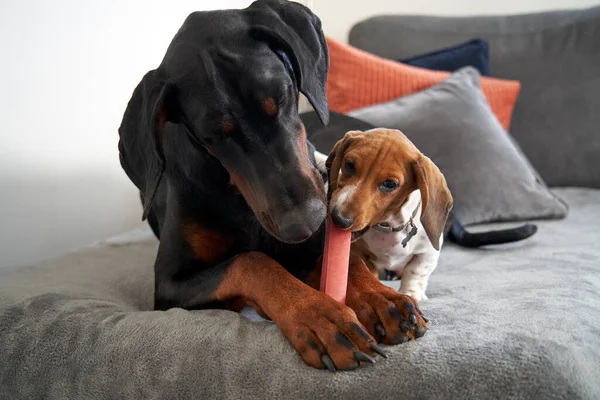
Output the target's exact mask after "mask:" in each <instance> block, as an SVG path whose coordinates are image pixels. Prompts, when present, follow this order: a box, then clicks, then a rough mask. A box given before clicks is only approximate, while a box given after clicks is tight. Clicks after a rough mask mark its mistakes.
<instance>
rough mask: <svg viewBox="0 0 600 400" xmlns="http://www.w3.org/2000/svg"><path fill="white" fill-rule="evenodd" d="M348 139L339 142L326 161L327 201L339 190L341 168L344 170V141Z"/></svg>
mask: <svg viewBox="0 0 600 400" xmlns="http://www.w3.org/2000/svg"><path fill="white" fill-rule="evenodd" d="M345 139H346V137H343V138H342V139H340V140H338V142H337V143H336V144H335V145H334V146H333V149H331V151H330V152H329V156H327V161H325V168H327V178H328V180H329V190H328V192H327V199H328V200H329V199H330V198H331V194H332V193H333V192H334V191H335V190H336V189H337V181H338V176H339V174H340V168H342V160H343V159H344V150H345V149H344V140H345Z"/></svg>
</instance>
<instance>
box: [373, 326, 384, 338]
mask: <svg viewBox="0 0 600 400" xmlns="http://www.w3.org/2000/svg"><path fill="white" fill-rule="evenodd" d="M375 333H376V334H378V335H379V337H380V339H383V338H384V337H385V329H384V328H383V326H381V324H377V325H375Z"/></svg>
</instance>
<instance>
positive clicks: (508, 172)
mask: <svg viewBox="0 0 600 400" xmlns="http://www.w3.org/2000/svg"><path fill="white" fill-rule="evenodd" d="M348 115H350V116H352V117H354V118H358V119H361V120H363V121H366V122H369V123H370V124H373V125H376V126H380V127H385V128H392V129H399V130H401V131H402V132H403V133H404V134H405V135H406V136H407V137H408V138H409V139H410V140H411V141H412V142H413V143H414V144H415V145H416V146H417V147H418V148H419V149H420V150H421V152H423V153H424V154H425V155H426V156H428V157H429V158H431V159H432V160H433V162H435V163H436V165H437V166H438V167H439V168H440V170H441V171H442V172H443V173H444V176H445V177H446V180H447V182H448V186H449V188H450V190H451V192H452V195H453V197H454V212H455V214H456V216H457V217H458V218H459V219H460V221H461V222H462V223H463V224H476V223H484V222H495V221H518V220H527V219H541V218H562V217H564V216H566V214H567V206H566V205H565V204H564V203H563V202H562V201H561V200H560V199H558V198H557V197H556V196H554V195H553V194H552V193H551V192H550V190H549V189H548V187H547V186H546V184H545V183H544V182H543V181H542V179H541V178H540V176H539V175H538V173H537V172H536V171H535V170H534V169H533V167H532V166H531V164H530V163H529V161H528V160H527V158H526V157H525V155H524V154H523V153H522V152H521V151H520V149H519V148H518V147H517V146H515V144H514V142H513V141H512V140H511V138H510V137H509V135H508V133H507V132H506V131H505V130H504V129H503V128H502V126H501V125H500V123H499V122H498V120H497V119H496V117H495V116H494V114H493V113H492V111H491V109H490V107H489V105H488V103H487V101H486V99H485V97H484V95H483V93H482V92H481V89H480V75H479V73H478V72H477V70H476V69H474V68H472V67H465V68H462V69H460V70H458V71H457V72H455V73H454V74H452V75H451V76H450V77H449V78H448V79H447V80H445V81H444V82H442V83H440V84H438V85H436V86H434V87H432V88H430V89H427V90H424V91H422V92H418V93H415V94H413V95H410V96H406V97H401V98H398V99H396V100H393V101H390V102H388V103H383V104H377V105H373V106H369V107H366V108H362V109H360V110H355V111H353V112H350V113H348Z"/></svg>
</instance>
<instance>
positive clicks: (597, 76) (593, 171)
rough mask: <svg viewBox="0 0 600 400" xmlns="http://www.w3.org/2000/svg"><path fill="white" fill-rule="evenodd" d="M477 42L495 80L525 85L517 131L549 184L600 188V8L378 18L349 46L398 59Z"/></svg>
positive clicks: (356, 31) (359, 28) (359, 29)
mask: <svg viewBox="0 0 600 400" xmlns="http://www.w3.org/2000/svg"><path fill="white" fill-rule="evenodd" d="M474 37H477V38H481V39H483V40H485V41H486V42H487V43H488V44H489V48H490V66H491V74H492V76H494V77H498V78H504V79H515V80H518V81H520V82H521V85H522V90H521V93H520V95H519V100H518V102H517V105H516V107H515V110H514V113H513V118H512V123H511V126H510V132H511V134H513V135H514V136H515V138H516V140H517V142H518V143H519V144H520V145H521V147H522V148H523V151H524V152H525V154H527V157H528V158H529V159H530V160H531V163H532V164H533V165H534V166H535V168H536V169H537V170H538V171H539V172H540V175H541V176H542V177H543V178H544V180H545V181H546V182H547V183H548V185H550V186H566V185H570V186H590V187H600V173H598V170H599V169H600V161H598V160H600V134H599V132H600V130H599V128H598V127H600V112H598V110H600V96H598V93H600V73H598V66H599V65H600V47H599V45H598V43H600V6H598V7H595V8H591V9H586V10H570V11H555V12H547V13H540V14H528V15H510V16H482V17H426V16H416V15H393V16H392V15H387V16H378V17H373V18H369V19H367V20H365V21H363V22H360V23H358V24H357V25H355V26H354V27H353V28H352V30H351V32H350V38H349V40H350V43H351V44H352V45H354V46H357V47H359V48H361V49H363V50H366V51H368V52H371V53H374V54H377V55H378V56H381V57H386V58H391V59H394V60H396V59H398V58H408V57H412V56H414V55H416V54H422V53H423V52H427V51H434V50H436V49H439V48H441V47H445V46H452V45H456V44H457V43H461V42H464V41H466V40H469V39H471V38H474Z"/></svg>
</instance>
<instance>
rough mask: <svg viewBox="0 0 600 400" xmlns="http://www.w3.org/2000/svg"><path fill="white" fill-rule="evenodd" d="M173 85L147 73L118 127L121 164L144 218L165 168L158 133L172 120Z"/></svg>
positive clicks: (151, 73) (143, 218) (160, 139)
mask: <svg viewBox="0 0 600 400" xmlns="http://www.w3.org/2000/svg"><path fill="white" fill-rule="evenodd" d="M174 89H175V87H174V85H172V84H169V83H165V82H164V80H163V79H160V77H159V73H158V72H157V71H156V70H154V71H150V72H148V73H147V74H146V75H145V76H144V78H143V79H142V81H141V82H140V83H139V84H138V86H137V87H136V88H135V90H134V92H133V95H132V97H131V100H129V104H128V105H127V109H126V110H125V114H124V115H123V121H122V122H121V126H120V127H119V136H120V139H119V159H120V161H121V166H122V167H123V169H124V170H125V172H126V173H127V175H128V176H129V178H130V179H131V180H132V181H133V183H134V184H135V185H136V186H137V187H138V189H139V190H140V192H141V193H142V198H143V205H144V212H143V214H142V220H145V219H146V217H147V216H148V213H149V212H150V209H151V207H152V202H153V201H154V196H155V195H156V191H157V189H158V185H159V184H160V180H161V178H162V175H163V173H164V170H165V158H164V155H163V150H162V134H163V130H164V127H165V124H166V122H167V121H168V120H172V115H171V114H172V112H171V110H172V107H171V106H170V104H169V102H170V101H171V98H172V97H173V96H172V94H173V93H174Z"/></svg>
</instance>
